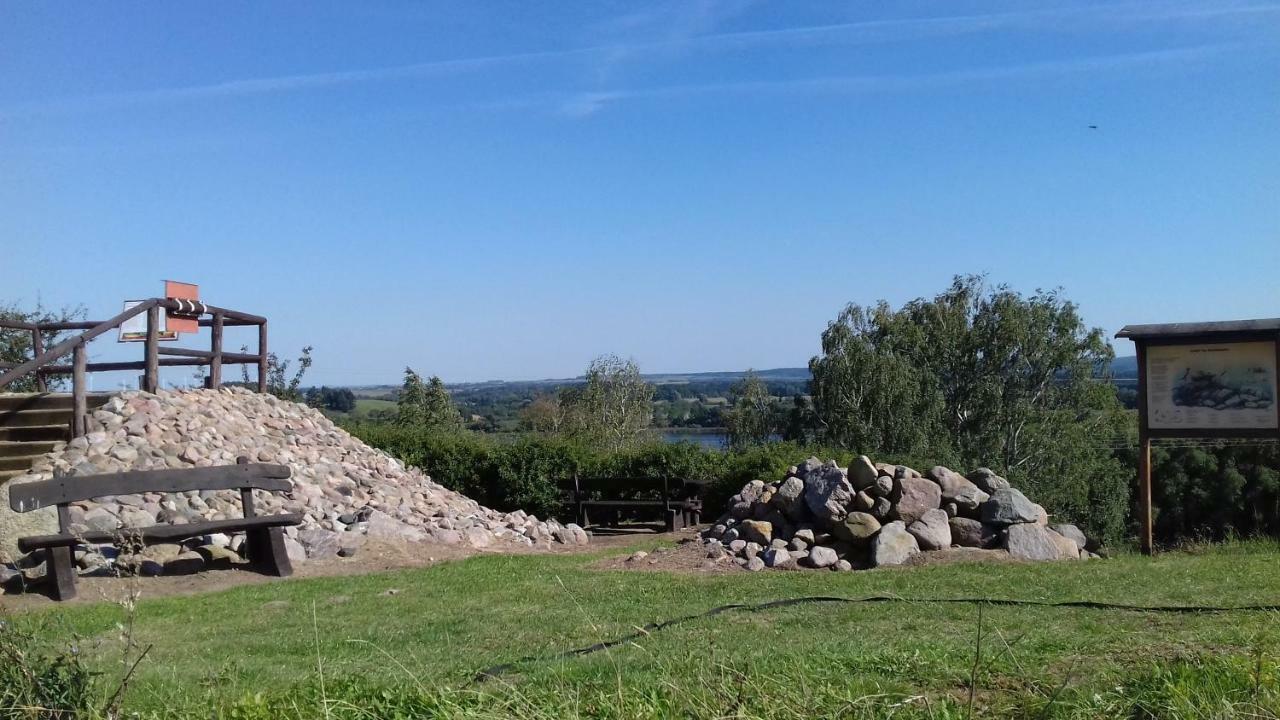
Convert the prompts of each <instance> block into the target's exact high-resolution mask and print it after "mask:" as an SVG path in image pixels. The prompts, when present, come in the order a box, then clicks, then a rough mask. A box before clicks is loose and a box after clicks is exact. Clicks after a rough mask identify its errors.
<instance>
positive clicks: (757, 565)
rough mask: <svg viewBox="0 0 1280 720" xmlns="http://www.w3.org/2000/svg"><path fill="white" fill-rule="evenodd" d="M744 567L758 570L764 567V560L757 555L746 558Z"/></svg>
mask: <svg viewBox="0 0 1280 720" xmlns="http://www.w3.org/2000/svg"><path fill="white" fill-rule="evenodd" d="M746 567H747V569H748V570H750V571H751V572H759V571H761V570H763V569H764V568H765V564H764V560H761V559H760V557H759V556H755V557H752V558H750V559H749V560H747V566H746Z"/></svg>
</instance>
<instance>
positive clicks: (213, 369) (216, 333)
mask: <svg viewBox="0 0 1280 720" xmlns="http://www.w3.org/2000/svg"><path fill="white" fill-rule="evenodd" d="M225 319H226V316H225V315H223V314H222V313H220V312H216V313H214V314H213V331H212V335H213V339H212V340H211V341H210V345H209V350H210V351H211V352H212V353H213V359H212V360H210V361H209V387H210V388H213V389H214V390H217V389H218V388H220V387H222V323H223V321H224V320H225Z"/></svg>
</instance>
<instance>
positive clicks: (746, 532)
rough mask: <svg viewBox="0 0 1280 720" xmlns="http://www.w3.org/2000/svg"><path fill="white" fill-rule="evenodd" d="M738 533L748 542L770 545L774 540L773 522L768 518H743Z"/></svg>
mask: <svg viewBox="0 0 1280 720" xmlns="http://www.w3.org/2000/svg"><path fill="white" fill-rule="evenodd" d="M738 533H739V535H740V536H741V537H742V538H743V539H745V540H746V541H747V542H753V543H759V544H760V545H768V544H769V543H770V542H772V541H773V523H771V522H768V521H767V520H743V521H742V523H741V524H740V525H738Z"/></svg>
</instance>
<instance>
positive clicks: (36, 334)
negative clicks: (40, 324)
mask: <svg viewBox="0 0 1280 720" xmlns="http://www.w3.org/2000/svg"><path fill="white" fill-rule="evenodd" d="M42 352H44V336H42V335H41V334H40V330H39V328H37V329H35V330H32V331H31V357H33V358H38V357H40V353H42ZM36 390H38V391H40V392H49V385H48V384H47V383H46V382H45V380H44V375H42V374H40V371H39V370H36Z"/></svg>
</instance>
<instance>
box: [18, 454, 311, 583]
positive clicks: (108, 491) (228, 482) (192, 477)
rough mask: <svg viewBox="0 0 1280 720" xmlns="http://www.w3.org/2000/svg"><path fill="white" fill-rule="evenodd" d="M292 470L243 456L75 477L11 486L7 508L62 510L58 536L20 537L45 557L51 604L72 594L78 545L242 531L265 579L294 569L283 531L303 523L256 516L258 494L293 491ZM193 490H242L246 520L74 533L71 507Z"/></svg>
mask: <svg viewBox="0 0 1280 720" xmlns="http://www.w3.org/2000/svg"><path fill="white" fill-rule="evenodd" d="M289 475H290V471H289V467H288V466H287V465H268V464H251V463H249V459H248V458H244V457H242V458H239V459H237V461H236V464H235V465H220V466H213V467H198V468H184V469H177V470H136V471H129V472H122V473H110V474H104V475H78V476H67V477H59V478H54V479H52V480H43V481H40V482H32V483H22V484H19V485H10V486H9V506H10V507H11V508H13V510H14V512H19V513H25V512H31V511H33V510H40V509H42V508H47V507H50V506H52V505H56V506H57V508H58V533H57V534H55V535H33V536H29V537H23V538H19V539H18V549H19V550H21V551H22V552H42V553H43V555H44V560H45V569H46V577H47V580H48V586H49V590H50V596H51V597H52V598H53V599H54V600H68V599H70V598H73V597H75V595H76V586H75V578H76V575H75V566H74V565H73V564H72V550H73V548H75V546H76V545H81V544H116V545H124V544H135V543H141V544H142V545H155V544H158V543H170V542H178V541H181V540H186V539H189V538H193V537H199V536H201V535H208V534H211V533H235V532H244V533H245V551H246V552H245V555H246V557H247V558H248V560H249V565H250V567H251V568H252V569H253V570H255V571H257V572H260V573H263V574H265V575H275V576H278V577H288V576H289V575H291V574H293V566H292V565H291V564H290V562H289V555H288V553H286V552H285V547H284V528H285V527H288V526H290V525H298V524H300V523H301V522H302V516H301V515H285V514H280V515H258V514H256V513H255V512H254V504H253V491H254V490H265V491H268V492H288V491H289V490H291V489H292V484H291V483H290V482H289ZM193 490H239V491H240V503H241V506H242V509H243V511H244V512H243V515H244V517H241V518H230V519H227V520H212V521H208V522H193V523H182V524H177V525H153V526H151V527H139V528H119V529H117V530H110V531H101V530H89V531H85V532H72V528H71V512H70V509H69V508H70V504H71V503H73V502H78V501H81V500H91V499H94V498H100V497H106V496H110V495H129V494H134V493H145V492H159V493H180V492H187V491H193Z"/></svg>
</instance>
